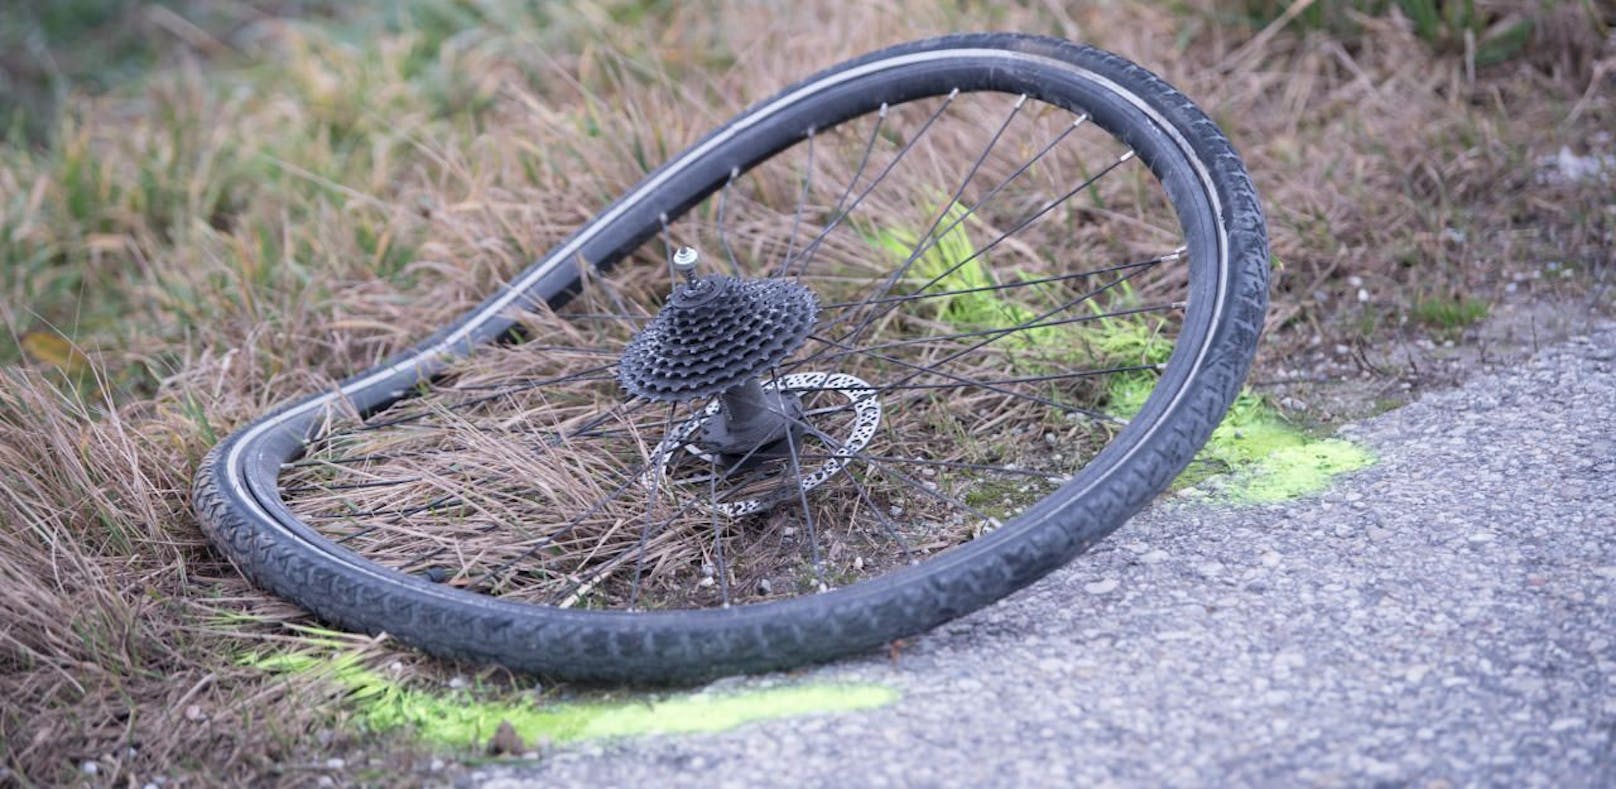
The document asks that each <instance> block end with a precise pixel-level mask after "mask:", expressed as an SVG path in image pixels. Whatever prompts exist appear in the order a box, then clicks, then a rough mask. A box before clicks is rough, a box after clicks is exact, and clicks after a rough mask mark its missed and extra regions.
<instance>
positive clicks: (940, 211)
mask: <svg viewBox="0 0 1616 789" xmlns="http://www.w3.org/2000/svg"><path fill="white" fill-rule="evenodd" d="M1026 103H1027V94H1025V93H1023V94H1021V98H1019V99H1017V100H1016V103H1015V106H1014V107H1011V108H1010V114H1009V115H1008V116H1007V117H1006V118H1005V119H1004V122H1003V123H1001V124H999V128H998V129H997V130H996V131H994V132H993V136H992V137H991V138H989V139H988V144H987V145H985V146H983V148H982V153H980V154H978V155H977V157H976V161H974V162H972V163H971V168H970V170H968V171H967V172H966V173H965V177H964V178H962V179H960V183H959V186H958V187H955V189H954V194H952V195H951V196H949V198H948V202H946V203H943V204H942V205H940V206H938V207H937V216H936V217H935V218H934V219H932V221H931V225H930V226H928V227H927V228H926V232H925V233H922V234H921V235H920V237H919V238H917V239H915V247H914V249H911V250H909V256H908V257H907V258H906V259H905V260H904V261H903V264H902V265H900V266H899V267H898V269H897V270H896V271H894V272H893V273H892V275H891V276H889V277H888V278H887V281H886V283H885V284H884V285H883V286H882V287H881V291H880V293H879V295H880V296H881V297H885V296H886V295H887V294H888V293H890V292H892V287H893V286H894V285H896V284H897V283H898V282H899V281H900V280H902V279H903V275H904V274H907V273H908V272H909V269H910V267H912V266H914V264H915V261H916V260H919V259H920V256H921V254H923V253H924V252H925V251H927V250H929V249H931V248H932V247H933V246H935V245H937V244H938V243H941V241H942V237H943V235H945V234H947V233H948V232H949V231H950V230H953V229H954V228H955V227H958V226H959V223H960V222H962V221H964V217H961V218H960V219H959V220H958V221H955V222H953V223H951V224H949V226H948V230H945V231H943V233H941V234H939V233H938V232H937V228H938V226H939V225H941V224H942V223H943V220H945V219H947V218H948V211H949V209H950V208H952V207H953V206H954V205H956V204H957V203H959V199H960V196H961V195H963V194H965V189H966V188H967V187H969V186H970V185H971V179H973V178H975V177H976V173H977V171H978V170H980V169H982V163H983V162H985V161H987V158H988V155H989V154H991V153H992V152H993V146H995V145H997V144H998V142H999V138H1000V137H1002V136H1004V131H1005V129H1008V128H1010V123H1011V122H1012V121H1014V120H1015V119H1016V115H1017V114H1018V113H1020V112H1021V107H1022V105H1023V104H1026ZM1012 177H1014V176H1012ZM977 205H981V202H980V201H979V202H978V203H977ZM971 210H972V211H974V210H976V206H972V207H971ZM922 290H924V288H922ZM861 328H862V327H861ZM854 334H855V335H857V332H854Z"/></svg>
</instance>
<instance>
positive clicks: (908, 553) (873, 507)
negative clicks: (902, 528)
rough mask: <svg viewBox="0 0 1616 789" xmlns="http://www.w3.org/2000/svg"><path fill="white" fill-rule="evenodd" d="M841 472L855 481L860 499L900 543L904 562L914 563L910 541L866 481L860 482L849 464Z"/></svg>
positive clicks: (893, 539)
mask: <svg viewBox="0 0 1616 789" xmlns="http://www.w3.org/2000/svg"><path fill="white" fill-rule="evenodd" d="M841 473H842V475H843V476H845V477H847V481H848V482H851V483H853V490H854V492H856V493H857V494H858V497H859V501H861V502H863V503H864V506H866V507H869V508H870V511H871V512H873V513H875V519H876V520H877V521H880V523H881V529H882V531H885V532H886V533H887V536H888V537H891V538H892V541H893V542H896V543H897V544H898V549H899V550H901V551H903V560H904V563H906V564H914V563H915V554H914V551H913V550H911V549H910V548H909V541H908V540H906V539H904V537H903V534H902V533H900V532H899V531H898V525H897V524H895V523H893V522H892V519H891V518H889V517H887V513H885V512H883V511H882V510H881V505H879V504H876V503H875V502H874V501H872V500H871V499H870V493H869V491H868V490H866V489H865V487H864V483H862V482H859V480H858V477H856V476H854V474H853V471H852V470H851V469H849V468H848V467H847V466H842V469H841Z"/></svg>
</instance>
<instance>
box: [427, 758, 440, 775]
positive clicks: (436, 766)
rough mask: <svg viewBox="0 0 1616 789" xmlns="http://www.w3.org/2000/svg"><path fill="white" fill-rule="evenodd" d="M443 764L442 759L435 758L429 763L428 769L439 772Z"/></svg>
mask: <svg viewBox="0 0 1616 789" xmlns="http://www.w3.org/2000/svg"><path fill="white" fill-rule="evenodd" d="M443 766H444V765H443V760H442V759H433V760H432V761H431V762H428V763H427V766H426V769H428V770H430V771H432V772H438V771H440V770H442V769H443Z"/></svg>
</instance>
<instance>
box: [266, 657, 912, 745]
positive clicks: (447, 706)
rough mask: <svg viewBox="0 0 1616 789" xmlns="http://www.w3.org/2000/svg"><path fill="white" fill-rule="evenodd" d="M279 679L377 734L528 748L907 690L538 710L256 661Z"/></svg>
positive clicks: (893, 696) (351, 665)
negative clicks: (283, 676) (340, 708)
mask: <svg viewBox="0 0 1616 789" xmlns="http://www.w3.org/2000/svg"><path fill="white" fill-rule="evenodd" d="M247 662H249V663H251V664H252V665H256V666H259V667H261V668H265V669H268V670H271V671H279V672H292V673H300V674H304V673H307V674H314V675H318V676H323V677H325V678H327V679H329V680H331V681H333V682H336V683H337V684H339V685H341V686H343V687H344V688H346V689H347V690H348V693H347V696H346V700H347V702H348V703H349V704H350V705H351V706H352V708H353V710H354V713H355V717H356V719H357V720H358V722H359V723H361V724H362V725H364V726H365V727H366V728H367V729H369V730H371V731H374V732H386V731H394V730H399V729H409V730H412V731H413V732H414V733H415V735H416V736H417V737H419V738H421V739H422V740H424V741H426V742H430V743H435V744H438V745H446V746H452V747H466V746H470V747H479V746H481V745H482V744H484V743H486V742H487V741H488V739H489V738H490V737H491V736H493V734H494V731H495V729H497V728H498V727H499V724H500V723H501V722H502V721H509V722H510V724H511V726H512V727H513V728H515V729H516V732H517V734H519V735H521V736H522V738H523V739H524V740H525V741H527V742H537V741H540V740H546V739H547V740H550V741H552V742H568V741H572V740H585V739H597V738H603V737H633V736H638V735H647V734H681V733H696V732H716V731H724V730H726V729H732V728H735V727H737V726H740V725H742V724H745V723H750V722H753V721H760V720H769V719H773V718H783V717H790V716H794V715H806V714H813V713H834V712H850V711H855V710H865V709H872V708H875V707H882V706H885V705H887V704H891V703H892V702H894V701H896V700H897V698H898V692H897V691H896V690H893V689H891V688H888V687H886V686H883V685H874V684H833V683H814V684H804V685H789V686H783V687H774V688H765V689H762V690H754V691H743V692H737V693H705V692H701V693H689V694H680V695H673V696H667V697H656V696H649V695H646V696H637V697H635V698H633V699H630V700H626V701H597V702H569V703H560V704H546V705H542V706H541V705H538V704H535V703H533V702H532V701H530V700H514V701H513V700H491V701H485V700H478V699H475V698H472V697H471V695H470V694H468V693H465V692H455V691H451V692H449V693H445V694H439V693H433V692H430V691H426V690H419V689H414V688H408V687H405V686H403V685H402V684H400V683H398V682H394V681H392V680H389V679H387V678H386V677H384V676H382V675H380V674H378V673H376V672H375V671H372V670H370V669H368V668H365V667H364V666H363V665H361V663H360V661H359V659H358V657H357V656H356V655H353V654H351V653H350V654H340V655H327V656H322V655H316V654H313V653H307V652H295V653H289V654H281V655H271V656H268V657H261V656H254V657H251V658H249V659H248V660H247Z"/></svg>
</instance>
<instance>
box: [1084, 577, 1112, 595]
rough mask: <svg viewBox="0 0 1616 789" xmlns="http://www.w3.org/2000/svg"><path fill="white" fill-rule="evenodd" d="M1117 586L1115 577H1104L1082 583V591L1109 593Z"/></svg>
mask: <svg viewBox="0 0 1616 789" xmlns="http://www.w3.org/2000/svg"><path fill="white" fill-rule="evenodd" d="M1117 586H1118V582H1117V579H1115V578H1105V579H1102V580H1099V581H1093V582H1091V583H1086V584H1083V591H1085V592H1088V593H1089V594H1109V593H1111V592H1114V591H1116V589H1117Z"/></svg>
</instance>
